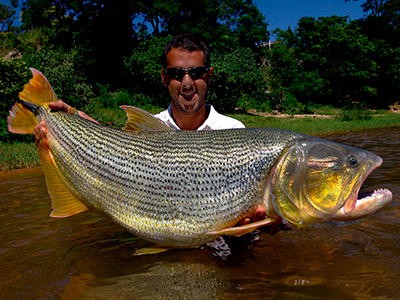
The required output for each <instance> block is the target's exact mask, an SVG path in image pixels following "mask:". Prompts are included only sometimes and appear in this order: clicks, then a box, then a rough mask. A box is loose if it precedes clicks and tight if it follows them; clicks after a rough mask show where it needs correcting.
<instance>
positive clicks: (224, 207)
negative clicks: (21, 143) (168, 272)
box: [8, 70, 392, 247]
mask: <svg viewBox="0 0 400 300" xmlns="http://www.w3.org/2000/svg"><path fill="white" fill-rule="evenodd" d="M33 75H34V77H33V79H31V81H30V83H29V84H28V85H27V86H25V88H24V91H22V92H21V94H20V98H21V100H22V101H21V102H20V103H17V104H15V105H14V107H13V109H12V111H11V112H10V117H9V120H8V123H9V129H10V131H13V132H20V133H28V131H29V130H30V129H29V130H28V129H27V128H31V127H32V126H33V125H34V124H36V123H37V122H38V121H40V120H44V121H45V122H46V124H47V127H48V135H47V139H46V141H44V142H42V143H41V144H40V145H39V153H40V158H41V163H42V166H43V169H44V173H45V176H46V182H47V185H48V189H49V193H50V196H51V198H52V203H53V209H52V212H51V216H53V217H67V216H70V215H73V214H75V213H78V212H81V211H84V210H86V209H88V208H95V209H97V210H100V211H102V212H104V213H105V214H107V215H109V216H110V217H111V218H112V219H113V220H114V221H115V222H116V223H118V224H120V225H122V226H124V227H125V228H127V229H128V230H129V231H130V232H132V233H133V234H135V235H137V236H139V237H141V238H143V239H146V240H148V241H151V242H153V243H156V244H158V245H162V246H168V247H192V246H197V245H201V244H204V243H206V242H209V241H211V240H213V239H215V238H217V237H218V236H220V235H223V234H232V235H241V234H244V233H247V232H249V231H252V230H254V229H255V228H257V227H258V226H262V225H266V224H268V223H269V222H270V221H271V222H273V221H274V220H276V219H279V218H281V219H283V220H284V221H285V222H288V223H290V224H293V225H294V226H302V225H307V224H310V223H311V224H312V223H316V222H322V221H326V220H329V219H352V218H353V217H352V214H353V215H354V216H357V218H358V217H362V216H364V215H367V214H369V213H372V212H374V211H376V210H377V209H379V208H380V207H382V206H383V205H384V204H386V203H388V202H390V201H391V199H392V195H391V193H390V191H388V190H379V191H376V192H375V193H374V195H372V196H369V198H368V199H367V200H366V201H368V202H362V199H360V200H358V199H357V194H358V190H359V188H360V186H361V184H362V182H363V181H364V180H365V178H366V177H367V176H368V174H369V173H370V172H371V171H372V170H373V169H375V168H377V167H378V166H379V165H380V164H381V163H382V160H381V158H380V157H378V156H376V155H374V154H372V153H370V152H367V151H364V150H361V149H356V148H352V147H349V146H345V145H340V144H336V143H333V142H330V141H327V140H322V139H318V138H314V137H310V136H306V135H302V134H298V133H294V132H291V131H285V130H280V129H273V128H261V129H231V130H217V131H174V130H169V129H168V128H166V127H164V125H162V124H158V121H157V120H156V119H153V118H152V117H151V116H150V115H149V114H147V113H145V112H143V111H140V110H138V109H136V108H133V107H127V106H125V107H124V109H125V110H126V112H127V115H128V123H127V129H131V130H136V131H137V130H139V131H140V132H139V133H138V132H131V131H123V130H116V129H112V128H108V127H105V126H102V125H99V124H96V123H93V122H91V121H88V120H86V119H83V118H81V117H80V116H78V115H77V114H68V113H65V112H51V111H50V110H49V109H48V107H47V105H46V103H48V102H50V101H55V99H56V97H55V94H54V93H53V92H52V90H51V87H50V85H49V84H48V82H47V80H46V79H45V78H44V76H43V75H42V74H41V73H40V72H38V71H36V70H33ZM49 89H50V92H49ZM49 95H50V96H49ZM43 98H45V99H43ZM27 101H28V103H33V105H32V106H31V107H30V108H29V107H28V106H29V104H27V103H26V102H27ZM29 110H30V111H29ZM32 112H33V114H32ZM28 114H31V115H28ZM22 118H25V119H27V118H31V119H32V121H31V123H32V124H30V125H26V124H23V125H21V122H22V121H20V120H22ZM19 128H22V129H19ZM377 202H378V204H376V203H377ZM361 203H363V205H362V206H361ZM372 203H373V204H374V205H370V204H372ZM258 205H264V206H265V208H266V210H267V219H266V220H265V221H261V222H260V223H257V224H255V225H254V224H251V225H250V226H242V227H240V226H239V227H233V226H234V225H235V224H237V223H238V221H240V220H241V219H243V218H244V217H246V216H250V215H251V214H252V213H253V212H254V211H255V209H256V207H257V206H258ZM372 207H373V208H372ZM356 213H357V214H356Z"/></svg>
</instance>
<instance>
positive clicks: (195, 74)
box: [164, 66, 210, 81]
mask: <svg viewBox="0 0 400 300" xmlns="http://www.w3.org/2000/svg"><path fill="white" fill-rule="evenodd" d="M208 71H210V67H205V66H201V67H193V68H166V69H164V74H166V75H168V76H169V77H171V78H173V79H176V80H178V81H182V79H183V77H184V76H185V75H186V74H189V76H190V77H191V78H192V79H193V80H196V79H200V78H201V77H203V76H204V74H206V73H208Z"/></svg>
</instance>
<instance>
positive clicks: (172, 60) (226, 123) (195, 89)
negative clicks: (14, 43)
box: [34, 34, 265, 225]
mask: <svg viewBox="0 0 400 300" xmlns="http://www.w3.org/2000/svg"><path fill="white" fill-rule="evenodd" d="M213 71H214V69H213V68H212V67H211V66H210V53H209V50H208V47H207V45H206V44H205V43H204V42H203V41H201V40H200V39H197V38H196V37H192V36H190V35H186V34H182V35H178V36H176V37H174V38H173V39H172V40H171V41H170V42H169V43H168V44H167V45H166V46H165V49H164V54H163V57H162V70H161V80H162V82H163V84H164V85H165V87H166V88H167V89H168V92H169V95H170V97H171V99H170V100H171V104H170V105H169V107H168V109H167V110H165V111H162V112H161V113H159V114H157V115H155V117H156V118H158V119H159V120H161V121H162V122H164V123H165V124H167V125H169V126H170V127H173V128H175V129H177V130H215V129H230V128H244V125H243V124H242V123H241V122H240V121H238V120H235V119H233V118H230V117H227V116H224V115H221V114H219V113H218V112H217V111H216V110H215V109H214V108H213V106H212V105H210V104H207V103H206V94H207V89H208V85H209V83H210V81H211V77H212V73H213ZM49 106H50V108H51V109H53V110H62V111H66V112H72V111H75V109H73V108H72V107H71V106H69V105H68V104H66V103H65V102H63V101H61V100H60V101H58V102H55V103H53V104H51V105H49ZM77 113H78V114H79V115H80V116H81V117H83V118H86V119H89V120H91V121H94V122H97V121H95V120H94V119H92V118H91V117H89V116H88V115H86V114H85V113H84V112H81V111H78V112H77ZM46 134H47V127H46V124H45V123H44V122H43V121H42V122H40V123H39V125H38V126H37V127H36V128H35V132H34V135H35V140H36V141H37V142H38V141H40V139H43V138H45V137H46ZM264 216H265V209H264V208H263V207H261V206H259V207H258V208H257V210H256V212H255V213H254V215H253V216H252V218H250V217H249V218H245V219H243V220H242V221H241V222H240V225H242V224H247V223H250V222H251V221H258V220H261V219H263V218H264Z"/></svg>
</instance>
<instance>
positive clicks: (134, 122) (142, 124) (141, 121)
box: [120, 105, 173, 133]
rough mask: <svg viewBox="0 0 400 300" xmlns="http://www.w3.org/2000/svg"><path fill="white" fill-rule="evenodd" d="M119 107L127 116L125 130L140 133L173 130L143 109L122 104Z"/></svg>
mask: <svg viewBox="0 0 400 300" xmlns="http://www.w3.org/2000/svg"><path fill="white" fill-rule="evenodd" d="M120 107H121V108H122V109H123V110H124V111H125V113H126V117H127V118H128V120H127V121H126V124H125V127H124V130H126V131H131V132H134V133H142V132H149V131H165V130H173V129H172V128H171V127H169V126H167V125H165V124H164V123H163V122H161V121H160V120H158V119H157V118H155V117H154V116H153V115H152V114H150V113H148V112H147V111H145V110H143V109H140V108H138V107H135V106H130V105H122V106H120Z"/></svg>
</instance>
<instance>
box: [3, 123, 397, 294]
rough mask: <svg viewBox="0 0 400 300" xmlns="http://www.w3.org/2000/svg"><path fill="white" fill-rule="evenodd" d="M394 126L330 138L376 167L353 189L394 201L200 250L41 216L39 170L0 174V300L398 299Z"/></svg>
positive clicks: (105, 224) (103, 222)
mask: <svg viewBox="0 0 400 300" xmlns="http://www.w3.org/2000/svg"><path fill="white" fill-rule="evenodd" d="M399 137H400V128H392V129H384V130H372V131H368V132H363V133H349V134H345V135H341V136H331V137H329V139H332V140H335V141H338V142H342V143H346V144H350V145H353V146H356V147H360V148H364V149H367V150H370V151H373V152H375V153H377V154H379V155H380V156H382V158H383V159H384V164H383V165H382V167H381V168H380V169H378V170H376V171H375V172H374V173H372V174H371V175H370V177H369V179H367V181H366V182H365V185H364V186H363V188H362V189H361V192H362V193H363V192H370V191H372V190H373V189H375V188H380V187H386V188H389V189H390V190H391V191H392V192H393V195H394V201H393V202H392V203H391V204H389V205H388V206H387V207H385V208H383V209H382V210H380V211H379V212H377V213H376V214H374V215H372V216H369V217H367V218H364V219H362V220H358V221H353V222H346V223H329V224H322V225H318V226H314V227H310V228H307V229H302V230H275V231H270V232H267V231H266V230H263V231H261V232H259V233H258V234H252V235H248V236H246V237H244V238H240V239H234V240H231V241H229V242H228V244H229V246H230V250H229V251H230V255H228V254H227V253H228V251H227V250H218V251H216V250H212V249H210V248H208V247H206V248H203V249H191V250H170V251H167V252H165V253H162V254H157V255H146V256H134V255H133V253H134V251H135V250H136V249H140V248H143V247H146V246H150V244H149V243H147V242H145V241H143V240H140V239H138V238H136V237H135V236H132V235H131V234H129V233H127V232H126V231H125V230H124V229H122V228H121V227H119V226H117V225H115V224H113V223H112V222H111V221H110V220H109V219H108V218H106V217H104V216H102V215H100V214H98V213H96V212H88V213H82V214H79V215H76V216H73V217H71V218H67V219H53V218H50V217H48V213H49V209H50V200H49V196H48V195H47V192H46V187H45V182H44V177H43V174H42V172H41V170H40V168H34V169H24V170H17V171H13V172H7V173H0V226H1V227H0V266H1V272H0V299H255V298H262V299H400V258H399V256H400V224H399V220H400V205H399V200H400V177H399V170H400V155H399V154H400V138H399Z"/></svg>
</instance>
